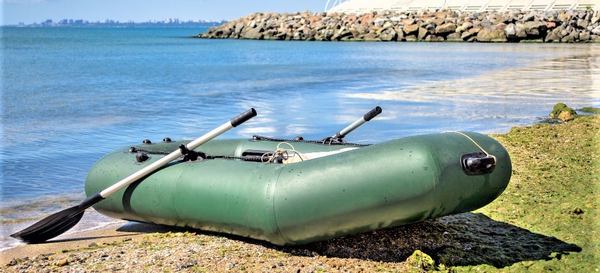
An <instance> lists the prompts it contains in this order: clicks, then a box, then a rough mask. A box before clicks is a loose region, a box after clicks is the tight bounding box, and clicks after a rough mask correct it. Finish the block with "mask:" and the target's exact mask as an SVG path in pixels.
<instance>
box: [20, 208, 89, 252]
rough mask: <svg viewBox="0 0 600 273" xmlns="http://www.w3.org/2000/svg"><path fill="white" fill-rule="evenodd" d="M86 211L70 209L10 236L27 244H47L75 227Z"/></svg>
mask: <svg viewBox="0 0 600 273" xmlns="http://www.w3.org/2000/svg"><path fill="white" fill-rule="evenodd" d="M84 211H85V208H83V209H82V207H81V206H74V207H70V208H68V209H65V210H62V211H59V212H57V213H54V214H52V215H50V216H48V217H46V218H44V219H42V220H40V221H38V222H37V223H35V224H33V225H31V226H29V227H27V228H25V229H23V230H21V231H19V232H16V233H14V234H11V235H10V236H11V237H13V238H17V239H20V240H22V241H24V242H27V243H41V242H45V241H47V240H48V239H52V238H54V237H56V236H58V235H60V234H62V233H64V232H65V231H67V230H69V229H70V228H72V227H73V226H75V225H76V224H77V223H78V222H79V220H81V217H83V213H84Z"/></svg>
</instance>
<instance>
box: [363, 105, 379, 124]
mask: <svg viewBox="0 0 600 273" xmlns="http://www.w3.org/2000/svg"><path fill="white" fill-rule="evenodd" d="M382 111H383V110H382V109H381V107H379V106H377V107H375V108H373V110H371V111H369V113H366V114H365V115H364V116H363V118H364V119H365V121H369V120H372V119H373V118H374V117H376V116H377V115H379V114H381V112H382Z"/></svg>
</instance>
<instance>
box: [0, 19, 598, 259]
mask: <svg viewBox="0 0 600 273" xmlns="http://www.w3.org/2000/svg"><path fill="white" fill-rule="evenodd" d="M203 30H204V29H202V28H200V27H199V28H2V38H1V39H2V51H1V54H2V55H1V57H2V71H1V72H2V82H1V84H2V104H1V106H0V107H1V118H2V142H1V148H2V149H1V154H0V156H1V159H0V160H1V163H0V164H1V168H2V170H1V172H0V199H1V202H0V216H1V217H2V218H1V221H2V226H3V231H2V234H1V235H2V236H4V237H3V238H2V239H1V241H2V243H7V242H10V240H8V239H7V238H6V237H5V235H6V234H8V233H9V232H11V231H13V230H15V229H16V228H19V227H22V226H24V225H27V224H29V223H31V220H33V219H35V218H37V217H39V216H41V215H43V214H44V213H47V212H49V211H53V210H56V209H57V208H60V207H65V206H66V205H68V204H71V203H73V202H76V201H78V200H79V199H80V198H82V196H83V193H82V191H83V181H84V179H85V176H86V173H87V171H88V170H89V169H90V167H91V166H92V164H93V163H94V162H95V161H96V160H98V159H99V158H100V157H101V156H102V155H103V154H105V153H107V152H109V151H111V150H113V149H116V148H120V147H123V146H127V145H130V144H132V143H139V142H140V141H141V140H142V139H144V138H149V139H152V140H154V141H159V140H160V139H162V138H163V137H165V136H169V137H171V138H174V139H181V138H193V137H196V136H199V135H201V134H203V133H204V132H207V131H208V130H210V129H212V128H213V127H215V126H218V125H220V124H221V123H223V122H225V121H226V120H228V119H229V118H230V117H232V116H233V115H235V114H237V113H239V112H241V111H243V110H245V109H247V108H248V107H255V108H256V109H257V110H258V112H259V115H260V116H259V118H256V119H254V120H252V121H251V122H249V123H247V124H245V125H243V126H241V127H239V128H238V129H235V130H232V131H230V132H229V133H227V134H226V135H225V136H223V137H224V138H235V137H250V136H251V135H252V134H262V135H268V136H277V137H293V136H296V135H303V136H304V137H305V138H307V139H320V138H322V137H325V136H328V135H331V134H333V133H335V132H336V131H337V130H339V129H340V128H343V127H344V126H345V125H346V124H348V123H349V122H351V121H353V120H354V119H355V118H357V117H360V116H361V115H362V114H363V113H364V112H366V111H367V110H369V109H370V108H372V107H374V106H375V105H381V106H382V107H383V109H384V113H383V114H382V115H381V117H379V118H377V119H376V120H374V121H373V122H370V123H368V124H367V125H365V126H364V127H363V128H361V129H359V130H357V131H355V132H353V133H352V134H351V135H350V136H349V137H348V140H350V141H353V142H379V141H384V140H389V139H393V138H398V137H402V136H407V135H413V134H421V133H429V132H436V131H444V130H475V131H480V132H504V131H506V130H507V129H509V128H510V127H511V126H514V125H519V124H529V123H532V122H536V121H538V120H540V119H541V118H543V117H545V116H546V115H547V113H548V111H549V109H550V107H551V105H552V104H554V103H556V102H557V101H564V102H566V103H567V104H570V105H573V106H575V107H581V106H590V105H596V106H597V105H599V104H600V96H599V95H598V94H599V90H600V88H599V86H600V75H599V74H600V70H599V69H600V54H599V53H600V47H598V46H595V45H576V46H569V45H540V44H458V43H457V44H454V43H443V44H442V43H439V44H438V43H330V42H273V41H236V40H200V39H192V38H189V37H190V36H192V35H194V34H196V33H198V32H201V31H203ZM96 217H97V218H94V219H96V221H91V222H93V224H88V226H94V225H97V224H98V222H101V221H104V220H105V219H103V218H101V217H99V216H96ZM88 222H89V221H88ZM1 247H2V245H0V248H1Z"/></svg>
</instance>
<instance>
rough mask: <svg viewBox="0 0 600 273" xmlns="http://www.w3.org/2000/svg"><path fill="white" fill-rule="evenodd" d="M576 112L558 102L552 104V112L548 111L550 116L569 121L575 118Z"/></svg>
mask: <svg viewBox="0 0 600 273" xmlns="http://www.w3.org/2000/svg"><path fill="white" fill-rule="evenodd" d="M576 116H577V112H575V110H574V109H573V108H571V107H569V106H567V105H566V104H564V103H562V102H559V103H557V104H555V105H554V107H553V108H552V112H550V118H553V119H560V120H562V121H571V120H573V119H575V117H576Z"/></svg>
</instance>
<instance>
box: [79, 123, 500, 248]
mask: <svg viewBox="0 0 600 273" xmlns="http://www.w3.org/2000/svg"><path fill="white" fill-rule="evenodd" d="M182 143H184V142H170V143H160V144H144V145H139V146H135V147H133V148H131V149H130V148H128V149H121V150H118V151H115V152H112V153H110V154H108V155H106V156H105V157H104V158H102V159H101V160H100V161H99V162H97V163H96V164H95V166H94V167H93V168H92V169H91V171H90V172H89V175H88V177H87V181H86V193H87V194H88V195H91V194H93V193H95V192H98V191H100V190H102V189H104V188H106V187H108V186H110V185H111V184H113V183H115V182H116V181H118V180H119V179H121V178H123V177H126V176H127V175H128V174H130V173H133V172H135V171H136V170H139V169H141V168H143V167H144V166H146V165H148V164H150V163H151V162H154V161H155V160H157V159H158V158H160V157H161V156H162V154H164V153H168V152H171V151H173V150H175V149H177V147H178V146H179V145H180V144H182ZM290 144H291V145H292V146H293V149H294V150H295V151H298V152H300V154H301V155H304V156H305V157H307V158H306V159H301V160H299V161H296V162H295V163H291V164H277V163H274V162H270V163H263V162H254V161H245V160H241V157H242V156H249V155H256V154H260V153H262V152H264V151H274V150H275V149H276V148H277V146H278V145H279V146H280V148H281V147H282V146H283V145H281V143H280V142H278V141H268V140H267V141H264V140H213V141H210V142H208V143H206V144H205V145H203V146H201V147H200V148H199V149H198V150H197V151H202V152H203V153H205V154H206V155H209V157H208V158H209V159H204V160H195V161H189V160H188V161H183V160H182V161H176V162H173V163H171V164H170V165H168V166H166V167H164V168H162V169H160V170H158V171H156V172H155V173H153V174H152V175H150V176H148V177H146V178H145V179H143V180H142V181H139V182H137V183H134V184H132V185H131V186H129V187H128V188H126V189H124V190H121V191H119V192H117V193H115V194H114V195H113V196H111V197H109V198H107V199H106V200H104V201H102V202H100V203H98V204H97V205H95V206H94V208H95V209H96V210H97V211H99V212H100V213H102V214H105V215H108V216H110V217H114V218H119V219H126V220H132V221H139V222H146V223H156V224H162V225H171V226H179V227H191V228H197V229H201V230H208V231H215V232H222V233H229V234H235V235H239V236H244V237H250V238H254V239H259V240H265V241H268V242H271V243H273V244H277V245H294V244H305V243H309V242H314V241H319V240H326V239H330V238H333V237H338V236H342V235H346V234H354V233H359V232H364V231H369V230H375V229H381V228H386V227H392V226H398V225H403V224H408V223H414V222H418V221H422V220H425V219H430V218H435V217H441V216H444V215H449V214H457V213H462V212H467V211H471V210H475V209H478V208H481V207H483V206H485V205H486V204H488V203H490V202H492V201H493V200H494V199H495V198H496V197H497V196H498V195H500V194H501V193H502V191H503V190H504V189H505V188H506V186H507V184H508V182H509V180H510V176H511V162H510V158H509V155H508V153H507V151H506V150H505V149H504V148H503V147H502V145H500V144H499V143H498V142H497V141H495V140H494V139H492V138H490V137H488V136H485V135H482V134H477V133H471V132H469V133H458V132H449V133H442V134H430V135H421V136H413V137H406V138H402V139H397V140H392V141H388V142H384V143H380V144H375V145H369V146H357V145H323V144H317V143H304V142H292V143H290ZM286 145H287V144H286ZM289 149H291V148H289ZM257 151H258V152H257ZM140 153H143V155H145V156H142V157H140ZM311 154H320V156H314V157H313V158H312V159H310V160H309V159H308V157H309V156H308V155H311ZM210 155H220V156H222V157H221V158H214V157H211V156H210ZM267 157H268V156H267ZM210 158H212V159H210ZM140 161H141V162H140ZM263 161H264V160H263Z"/></svg>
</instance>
